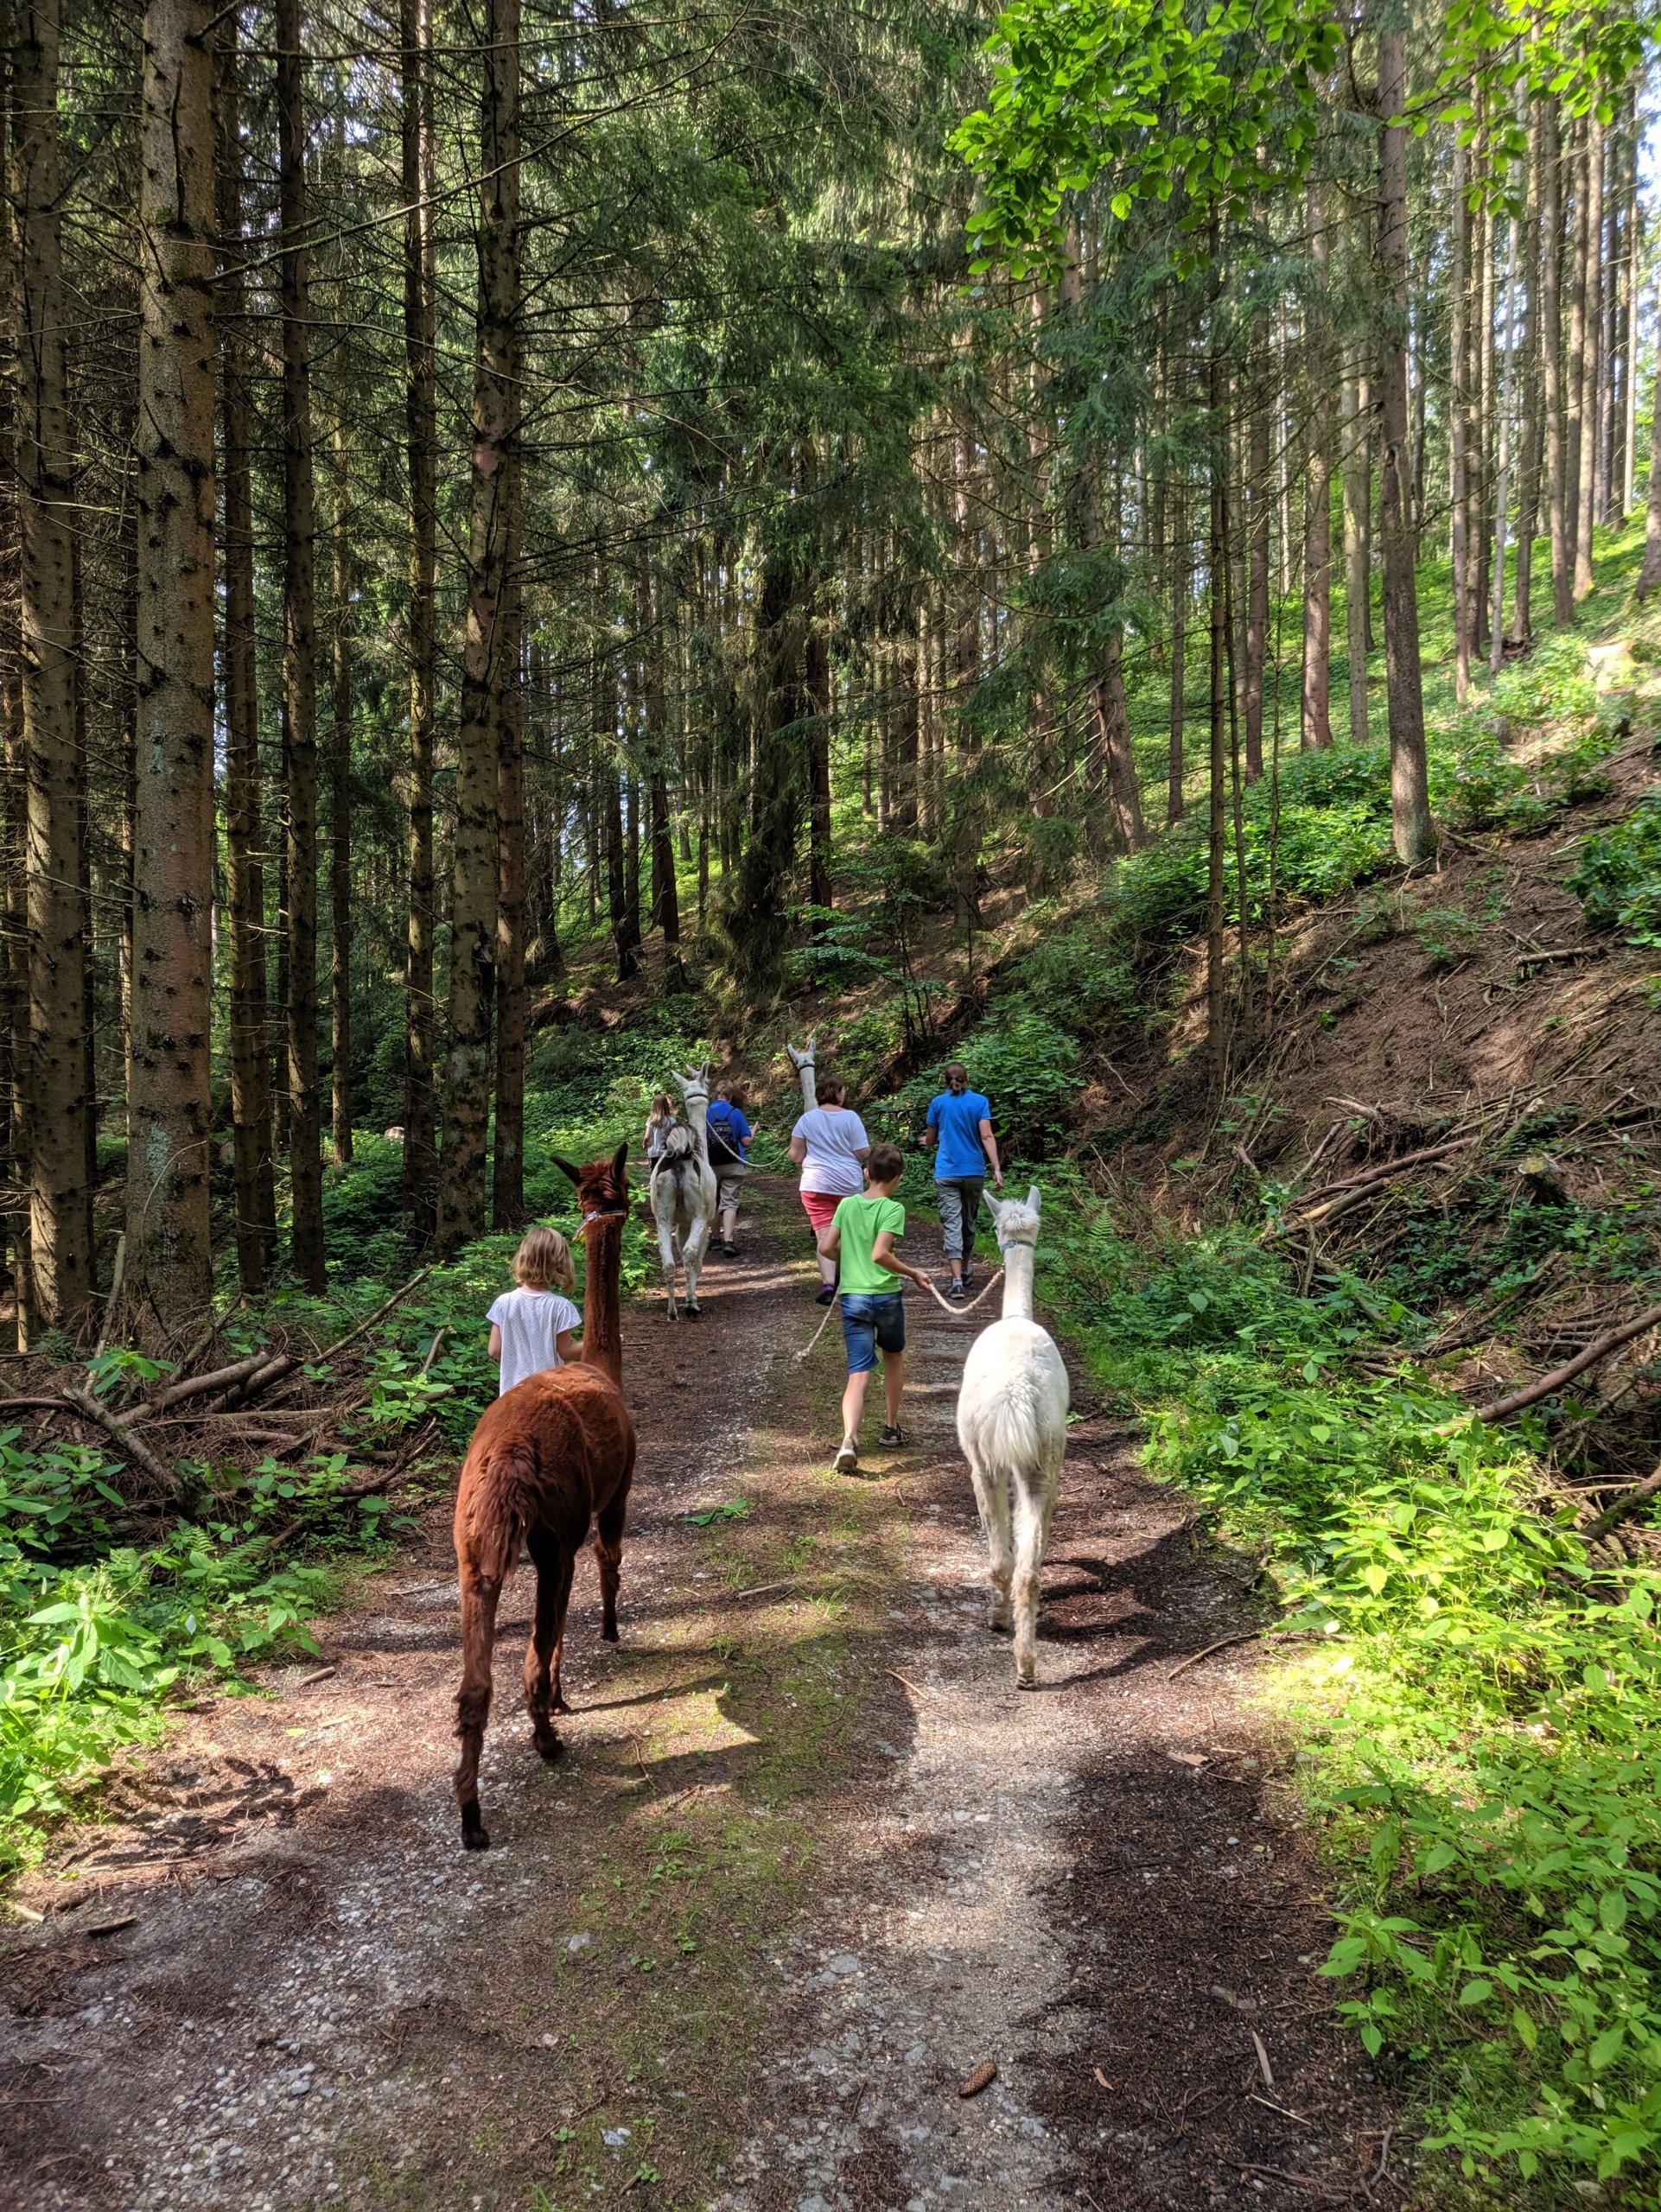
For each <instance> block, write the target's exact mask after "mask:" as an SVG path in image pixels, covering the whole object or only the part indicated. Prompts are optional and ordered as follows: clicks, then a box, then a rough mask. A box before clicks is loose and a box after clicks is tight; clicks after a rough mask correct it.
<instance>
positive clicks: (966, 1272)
mask: <svg viewBox="0 0 1661 2212" xmlns="http://www.w3.org/2000/svg"><path fill="white" fill-rule="evenodd" d="M974 1272H975V1270H974V1269H973V1268H971V1266H970V1264H969V1262H968V1261H967V1260H965V1261H964V1263H963V1287H964V1289H965V1290H967V1289H968V1287H969V1282H970V1278H971V1275H972V1274H974Z"/></svg>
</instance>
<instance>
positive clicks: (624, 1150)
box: [611, 1137, 628, 1193]
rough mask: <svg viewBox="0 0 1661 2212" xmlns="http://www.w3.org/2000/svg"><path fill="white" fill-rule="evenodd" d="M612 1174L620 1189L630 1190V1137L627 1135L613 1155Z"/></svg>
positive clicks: (623, 1190)
mask: <svg viewBox="0 0 1661 2212" xmlns="http://www.w3.org/2000/svg"><path fill="white" fill-rule="evenodd" d="M611 1176H612V1180H613V1182H614V1183H615V1184H616V1185H617V1187H618V1189H619V1190H620V1191H622V1192H625V1193H627V1190H628V1139H627V1137H625V1138H624V1139H623V1141H622V1142H621V1144H620V1145H619V1146H618V1147H617V1149H616V1151H615V1152H614V1153H613V1154H612V1156H611Z"/></svg>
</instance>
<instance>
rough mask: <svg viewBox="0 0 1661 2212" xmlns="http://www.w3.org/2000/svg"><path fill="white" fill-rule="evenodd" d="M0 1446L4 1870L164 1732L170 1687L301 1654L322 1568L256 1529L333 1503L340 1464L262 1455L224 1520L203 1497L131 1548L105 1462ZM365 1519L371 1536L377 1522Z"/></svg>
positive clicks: (324, 1575) (85, 1455) (0, 1839)
mask: <svg viewBox="0 0 1661 2212" xmlns="http://www.w3.org/2000/svg"><path fill="white" fill-rule="evenodd" d="M0 1452H3V1465H0V1869H3V1867H4V1866H7V1865H8V1864H11V1863H15V1862H16V1860H17V1859H20V1858H22V1857H25V1856H27V1855H28V1854H29V1852H30V1851H31V1850H33V1849H34V1848H35V1844H36V1841H37V1837H38V1831H39V1828H40V1826H41V1823H42V1822H43V1821H48V1820H50V1819H52V1818H54V1817H56V1816H58V1815H61V1814H64V1813H66V1812H68V1811H70V1810H71V1809H72V1808H73V1805H74V1803H75V1802H76V1799H77V1796H78V1795H79V1793H80V1792H81V1791H83V1790H84V1789H86V1786H87V1785H88V1784H89V1783H92V1782H93V1781H95V1780H96V1779H97V1777H98V1776H99V1774H100V1773H101V1772H102V1770H104V1769H105V1767H106V1766H107V1764H109V1761H110V1759H111V1758H112V1757H113V1756H114V1754H115V1752H116V1751H118V1749H119V1748H120V1747H121V1746H122V1745H128V1744H134V1743H140V1742H143V1741H144V1740H146V1739H147V1738H150V1737H152V1736H154V1735H155V1734H156V1732H158V1731H159V1729H160V1727H161V1726H162V1715H163V1700H165V1699H166V1698H167V1696H168V1695H169V1693H171V1692H172V1691H174V1690H175V1688H178V1687H179V1686H180V1685H181V1684H182V1683H184V1682H186V1681H189V1680H190V1679H192V1678H193V1677H195V1676H199V1675H209V1674H214V1673H218V1674H221V1675H229V1676H231V1677H232V1678H233V1679H234V1677H235V1676H236V1675H237V1674H238V1673H239V1670H240V1669H242V1668H243V1667H245V1665H246V1664H247V1663H248V1662H250V1661H251V1660H254V1659H258V1658H263V1657H266V1656H270V1654H272V1653H273V1652H275V1651H277V1650H280V1649H285V1648H291V1647H292V1648H300V1649H309V1648H311V1647H310V1642H309V1637H308V1635H307V1632H306V1627H305V1624H306V1622H307V1620H308V1619H309V1618H310V1616H311V1615H313V1614H314V1613H315V1612H316V1611H318V1610H319V1609H320V1607H321V1605H324V1604H325V1603H326V1602H327V1600H328V1596H329V1594H330V1592H331V1589H332V1587H333V1579H332V1575H331V1573H330V1572H329V1570H328V1568H326V1567H320V1566H306V1565H300V1564H296V1563H294V1562H292V1561H290V1562H289V1563H286V1564H284V1563H280V1562H278V1561H277V1560H274V1559H273V1558H272V1556H271V1554H270V1545H269V1544H268V1543H267V1542H266V1541H264V1540H262V1539H261V1538H260V1537H259V1536H258V1535H256V1534H254V1533H253V1532H254V1531H255V1530H257V1529H258V1528H259V1527H261V1526H262V1525H263V1524H264V1523H265V1522H270V1521H273V1520H275V1519H277V1517H278V1516H281V1518H282V1519H283V1521H284V1522H288V1521H290V1520H291V1519H294V1518H296V1517H298V1518H300V1519H302V1520H303V1518H304V1517H305V1516H306V1515H307V1513H308V1511H309V1510H324V1509H327V1510H338V1505H339V1501H340V1490H341V1488H342V1486H343V1484H344V1474H343V1468H344V1459H343V1458H340V1457H335V1458H332V1459H330V1460H329V1461H327V1462H324V1463H321V1465H317V1466H315V1467H313V1468H312V1469H309V1470H307V1471H303V1472H298V1473H296V1471H293V1470H290V1469H284V1468H282V1467H280V1466H279V1465H277V1463H276V1462H272V1461H268V1462H267V1463H266V1466H265V1469H264V1471H262V1473H261V1474H260V1475H258V1476H257V1477H256V1478H254V1480H253V1483H252V1484H251V1485H247V1486H239V1491H238V1495H237V1498H236V1502H235V1505H234V1508H233V1510H232V1516H231V1517H229V1518H227V1517H226V1515H225V1510H224V1506H223V1504H222V1503H221V1501H220V1498H219V1497H215V1496H213V1495H212V1494H210V1496H209V1497H208V1498H207V1501H206V1508H207V1510H206V1511H205V1513H204V1515H203V1517H202V1520H201V1522H200V1523H183V1524H181V1525H180V1526H178V1527H176V1528H175V1529H174V1530H173V1531H172V1532H171V1534H170V1535H169V1536H168V1537H167V1539H166V1540H165V1541H163V1542H161V1543H157V1544H152V1545H150V1546H148V1547H145V1548H134V1547H132V1546H130V1545H127V1544H124V1543H121V1542H119V1541H115V1540H114V1529H113V1524H112V1522H111V1515H113V1514H118V1513H120V1512H121V1510H123V1509H122V1501H121V1497H120V1494H119V1492H118V1491H117V1489H116V1488H115V1485H114V1483H113V1481H112V1480H111V1477H112V1476H113V1475H114V1474H115V1473H116V1472H117V1470H116V1469H115V1468H114V1466H113V1465H111V1463H110V1462H108V1461H107V1460H105V1459H104V1458H103V1457H102V1455H101V1454H99V1452H93V1451H89V1450H87V1449H86V1448H85V1447H74V1446H58V1447H54V1448H48V1449H47V1450H43V1451H41V1452H33V1451H29V1450H24V1449H20V1448H19V1446H18V1445H17V1442H16V1431H15V1430H13V1431H11V1432H10V1433H8V1434H7V1436H6V1437H5V1438H3V1439H0ZM366 1503H368V1501H366ZM106 1509H107V1510H106ZM379 1510H381V1508H380V1506H379V1503H378V1504H377V1512H379ZM366 1519H367V1522H368V1524H369V1526H370V1527H371V1528H372V1526H373V1522H374V1519H375V1516H374V1515H369V1516H366ZM359 1540H360V1541H361V1536H360V1539H359ZM77 1554H93V1555H91V1556H77Z"/></svg>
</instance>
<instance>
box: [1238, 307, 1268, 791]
mask: <svg viewBox="0 0 1661 2212" xmlns="http://www.w3.org/2000/svg"><path fill="white" fill-rule="evenodd" d="M1252 355H1253V373H1252V374H1251V378H1250V381H1249V382H1248V384H1247V386H1246V391H1247V400H1248V404H1249V406H1250V408H1251V420H1250V423H1249V426H1248V429H1247V433H1246V495H1245V525H1246V527H1245V539H1246V605H1245V640H1244V642H1245V667H1244V683H1243V685H1242V687H1241V689H1242V692H1243V695H1244V696H1243V699H1242V704H1243V706H1244V718H1245V773H1246V781H1247V782H1248V783H1249V784H1255V783H1256V782H1257V779H1258V778H1259V777H1260V776H1261V775H1262V774H1263V664H1264V661H1265V660H1266V658H1267V657H1268V652H1269V518H1270V513H1271V512H1272V507H1273V492H1272V487H1271V485H1270V426H1271V416H1270V409H1271V405H1272V402H1271V399H1270V379H1271V376H1272V370H1271V367H1270V361H1271V358H1272V357H1271V355H1270V349H1269V346H1268V343H1267V341H1266V340H1265V339H1264V338H1263V336H1262V335H1261V334H1260V335H1259V336H1258V338H1257V340H1256V341H1255V343H1254V345H1253V347H1252Z"/></svg>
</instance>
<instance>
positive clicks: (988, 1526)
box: [969, 1458, 1015, 1636]
mask: <svg viewBox="0 0 1661 2212" xmlns="http://www.w3.org/2000/svg"><path fill="white" fill-rule="evenodd" d="M969 1478H970V1480H971V1482H972V1483H973V1484H974V1485H975V1505H976V1509H977V1511H978V1512H979V1514H980V1521H981V1528H982V1529H983V1532H984V1534H985V1537H986V1551H987V1560H988V1564H989V1565H990V1569H991V1575H992V1615H991V1619H990V1624H989V1625H990V1627H991V1628H992V1630H994V1632H995V1633H996V1634H998V1635H1001V1636H1007V1635H1008V1634H1009V1578H1010V1576H1011V1574H1012V1573H1014V1571H1015V1554H1014V1553H1013V1551H1012V1550H1011V1548H1010V1544H1009V1484H1008V1482H1007V1481H1006V1480H1004V1478H1002V1476H998V1475H994V1474H992V1473H990V1471H988V1470H987V1469H986V1468H984V1467H983V1466H982V1465H981V1464H980V1462H979V1461H978V1460H977V1459H973V1458H971V1459H970V1462H969Z"/></svg>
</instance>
